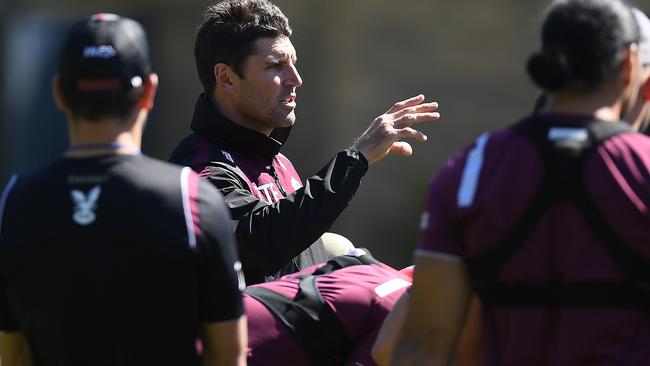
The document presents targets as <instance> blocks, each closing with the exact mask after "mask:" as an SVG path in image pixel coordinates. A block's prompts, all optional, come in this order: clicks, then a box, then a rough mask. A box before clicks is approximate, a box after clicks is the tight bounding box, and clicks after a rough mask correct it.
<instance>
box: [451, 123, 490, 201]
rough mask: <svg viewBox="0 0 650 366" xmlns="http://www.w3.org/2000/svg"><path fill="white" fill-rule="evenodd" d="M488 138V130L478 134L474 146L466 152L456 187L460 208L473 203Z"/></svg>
mask: <svg viewBox="0 0 650 366" xmlns="http://www.w3.org/2000/svg"><path fill="white" fill-rule="evenodd" d="M489 138H490V133H488V132H486V133H484V134H482V135H481V136H479V138H478V139H476V146H474V148H473V149H472V150H470V151H469V153H468V154H467V161H466V162H465V169H464V170H463V177H462V179H461V181H460V186H459V187H458V196H457V202H458V207H460V208H465V207H469V206H471V205H472V204H473V203H474V196H475V195H476V188H477V187H478V179H479V177H480V176H481V169H482V168H483V151H484V150H485V145H486V144H487V141H488V139H489Z"/></svg>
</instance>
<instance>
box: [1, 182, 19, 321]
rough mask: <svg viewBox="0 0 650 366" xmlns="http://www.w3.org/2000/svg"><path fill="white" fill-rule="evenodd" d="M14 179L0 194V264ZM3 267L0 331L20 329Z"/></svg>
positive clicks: (5, 245) (7, 234)
mask: <svg viewBox="0 0 650 366" xmlns="http://www.w3.org/2000/svg"><path fill="white" fill-rule="evenodd" d="M16 180H17V176H16V175H14V176H12V177H11V179H10V180H9V182H8V183H7V185H6V186H5V188H4V189H3V191H2V195H1V196H0V264H1V263H3V262H4V260H3V258H1V256H2V253H3V252H4V251H3V250H2V248H6V247H7V245H9V243H8V240H9V237H10V235H9V233H8V230H9V228H10V227H12V226H13V225H10V224H8V222H9V221H10V215H8V214H7V211H8V210H9V208H8V204H7V202H8V201H9V193H10V192H11V190H12V189H13V187H14V185H15V183H16ZM3 267H4V266H2V265H0V331H3V332H15V331H18V330H20V329H19V327H18V322H17V321H16V317H15V315H14V313H13V311H12V310H11V304H10V302H9V292H8V288H7V282H6V280H5V273H4V269H3Z"/></svg>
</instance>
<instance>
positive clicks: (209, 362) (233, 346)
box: [201, 316, 248, 366]
mask: <svg viewBox="0 0 650 366" xmlns="http://www.w3.org/2000/svg"><path fill="white" fill-rule="evenodd" d="M201 333H202V335H201V339H202V340H203V365H204V366H244V365H246V344H247V343H248V337H247V333H246V317H245V316H240V317H239V319H236V320H231V321H226V322H220V323H203V326H202V332H201Z"/></svg>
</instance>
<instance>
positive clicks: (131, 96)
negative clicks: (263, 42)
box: [0, 14, 246, 366]
mask: <svg viewBox="0 0 650 366" xmlns="http://www.w3.org/2000/svg"><path fill="white" fill-rule="evenodd" d="M157 86H158V79H157V76H156V74H154V73H152V70H151V63H150V58H149V46H148V42H147V39H146V34H145V31H144V29H143V28H142V26H141V25H140V24H139V23H137V22H136V21H134V20H132V19H128V18H124V17H120V16H118V15H115V14H95V15H93V16H91V17H89V18H87V19H83V20H81V21H79V22H77V23H76V24H74V25H73V26H72V28H71V30H70V31H69V33H68V35H67V38H66V40H65V43H64V45H63V48H62V50H61V55H60V59H59V69H58V75H57V76H56V77H55V80H54V82H53V92H54V96H55V99H56V101H57V104H58V106H59V108H60V109H61V110H62V111H64V112H65V113H66V114H67V115H68V128H69V136H70V147H69V148H68V149H67V151H66V152H65V153H64V154H63V156H62V157H61V158H60V159H58V160H57V161H56V162H54V163H53V164H51V165H49V166H46V167H43V168H41V169H38V170H36V171H33V172H28V173H21V174H16V175H13V176H12V177H11V178H10V180H9V183H8V184H7V185H6V187H5V189H4V191H3V193H2V196H1V200H0V360H1V363H2V365H3V366H7V365H27V364H31V363H33V364H34V365H66V366H69V365H170V366H171V365H199V364H200V359H201V356H200V354H199V352H198V347H197V340H198V339H201V340H202V345H203V361H204V364H206V365H242V364H244V363H245V345H246V331H245V329H246V322H245V317H244V316H243V303H242V298H241V292H240V291H241V289H242V288H243V287H244V283H243V275H242V274H241V272H240V269H241V264H240V263H239V261H238V257H237V250H236V245H235V242H234V237H233V235H232V231H231V230H230V227H229V225H230V222H229V220H230V217H229V214H228V211H227V208H226V206H225V204H224V202H223V198H222V197H221V195H220V193H219V192H218V191H217V190H216V189H215V188H214V187H213V186H212V185H210V184H209V183H207V182H204V181H203V180H201V179H200V178H199V176H198V175H197V174H195V173H194V172H192V171H191V170H190V169H189V168H181V167H178V166H176V165H172V164H169V163H166V162H162V161H158V160H155V159H152V158H150V157H147V156H144V155H143V154H142V153H141V151H140V146H141V138H142V130H143V128H144V125H145V121H146V119H147V115H148V113H149V111H150V110H151V108H152V107H153V102H154V97H155V93H156V88H157ZM36 143H37V142H36Z"/></svg>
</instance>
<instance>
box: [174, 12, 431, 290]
mask: <svg viewBox="0 0 650 366" xmlns="http://www.w3.org/2000/svg"><path fill="white" fill-rule="evenodd" d="M291 34H292V29H291V27H290V26H289V21H288V19H287V17H286V16H285V15H284V14H283V13H282V11H281V10H280V9H279V8H278V7H277V6H275V5H274V4H273V3H271V2H270V1H267V0H225V1H221V2H219V3H217V4H215V5H212V6H209V7H208V8H207V9H206V11H205V14H204V20H203V22H202V24H201V25H200V27H199V31H198V34H197V36H196V43H195V48H194V56H195V60H196V68H197V72H198V75H199V79H200V80H201V83H202V84H203V93H202V94H201V95H200V96H199V98H198V101H197V103H196V107H195V109H194V115H193V117H192V123H191V128H192V130H193V133H192V134H190V135H189V136H188V137H186V138H185V139H183V140H182V141H181V142H180V143H179V144H178V146H177V147H176V148H175V150H174V151H173V153H172V154H171V157H170V159H169V160H170V161H171V162H174V163H177V164H180V165H185V166H189V167H191V168H192V169H194V170H195V171H196V172H198V173H200V174H201V175H202V176H203V177H205V178H206V179H208V180H209V181H210V182H212V183H213V184H214V185H215V186H216V187H217V188H219V190H220V191H221V192H222V193H223V195H224V197H225V200H226V203H227V205H228V207H229V208H230V212H231V214H232V217H233V220H234V221H235V222H236V227H235V233H236V238H237V243H238V245H239V252H240V255H241V258H242V264H243V266H244V274H245V276H246V281H247V282H248V283H249V284H252V283H259V282H264V281H266V280H271V279H273V278H276V277H278V276H280V275H282V274H286V273H292V272H295V271H297V270H298V269H300V268H304V267H306V266H309V265H311V264H315V263H319V262H323V261H326V260H327V259H328V257H327V254H326V249H325V248H324V246H325V245H324V244H323V241H325V240H328V239H330V238H332V236H329V237H327V236H328V235H327V232H328V230H329V229H330V227H331V226H332V225H333V224H334V221H335V220H336V218H337V217H338V216H339V215H340V214H341V213H342V212H343V210H344V209H345V208H346V207H347V206H348V204H349V202H350V201H351V200H352V198H353V196H354V194H355V193H356V191H357V188H358V187H359V184H360V183H361V178H362V177H363V176H364V175H365V173H366V171H367V169H368V166H369V165H370V164H373V163H375V162H377V161H379V160H382V159H383V158H385V157H386V156H389V155H394V154H401V155H407V156H408V155H411V154H412V148H411V146H410V145H409V143H408V142H406V141H405V140H407V139H415V140H417V141H425V140H426V136H425V135H424V134H423V133H421V132H419V131H418V130H416V129H415V126H416V125H417V124H419V123H423V122H428V121H432V120H435V119H438V118H439V114H438V112H436V110H437V108H438V105H437V103H424V96H422V95H419V96H416V97H413V98H410V99H407V100H404V101H401V102H398V103H396V104H395V105H394V106H392V107H391V108H390V109H389V110H388V111H387V112H386V113H384V114H382V115H380V116H379V117H377V118H376V119H375V120H374V121H373V122H372V123H371V124H370V126H369V127H368V129H367V130H366V131H365V132H364V133H363V134H361V135H360V136H359V137H358V138H356V139H355V142H354V143H353V145H352V146H350V147H349V148H347V149H344V150H343V151H340V152H338V153H337V154H336V155H335V156H334V157H333V159H332V160H330V161H329V162H328V163H327V164H326V165H325V166H324V167H323V168H322V169H320V171H318V172H317V173H316V174H315V175H314V176H312V177H311V178H309V179H307V180H306V181H305V182H303V181H302V179H301V178H300V176H299V175H298V173H297V172H296V170H295V169H294V167H293V165H292V163H291V161H290V160H289V159H288V158H287V157H285V156H284V155H283V154H282V153H280V150H281V148H282V147H283V145H284V143H285V142H286V141H287V138H288V137H289V133H290V131H291V128H292V126H293V124H294V122H295V121H296V114H295V109H296V107H297V89H298V88H299V87H300V86H301V85H302V79H301V77H300V74H299V73H298V69H297V66H296V61H297V53H296V50H295V49H294V47H293V44H292V43H291V40H290V36H291ZM324 234H325V235H326V237H325V238H323V235H324ZM324 239H325V240H324Z"/></svg>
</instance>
